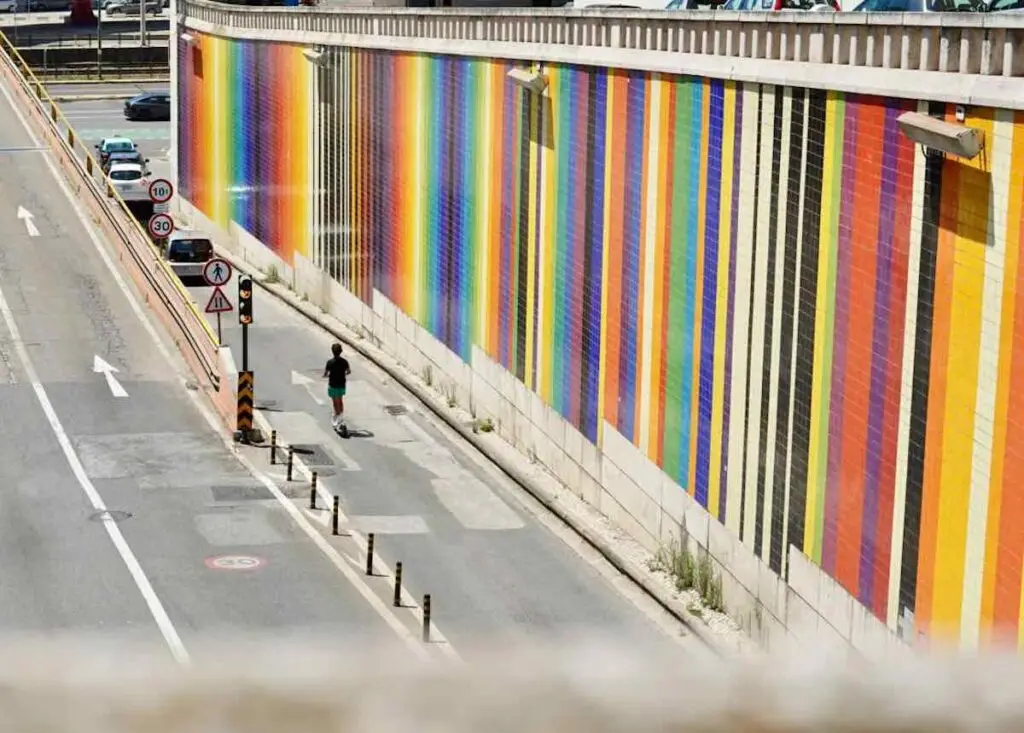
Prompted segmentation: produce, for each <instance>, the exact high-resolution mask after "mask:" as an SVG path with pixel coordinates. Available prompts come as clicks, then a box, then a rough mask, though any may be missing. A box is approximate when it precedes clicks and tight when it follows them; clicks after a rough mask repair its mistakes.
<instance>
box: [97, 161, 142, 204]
mask: <svg viewBox="0 0 1024 733" xmlns="http://www.w3.org/2000/svg"><path fill="white" fill-rule="evenodd" d="M107 180H108V181H110V186H111V188H113V189H114V190H115V191H117V192H118V193H119V194H120V195H121V198H122V199H124V200H125V201H149V178H147V177H146V171H145V169H144V168H143V167H142V166H141V165H139V164H138V163H114V164H113V165H112V166H110V172H109V173H108V174H107Z"/></svg>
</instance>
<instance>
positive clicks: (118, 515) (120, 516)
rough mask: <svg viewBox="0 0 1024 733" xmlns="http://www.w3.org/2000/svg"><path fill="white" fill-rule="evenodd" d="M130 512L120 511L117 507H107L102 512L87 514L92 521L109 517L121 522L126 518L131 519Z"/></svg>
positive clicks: (100, 520) (99, 520)
mask: <svg viewBox="0 0 1024 733" xmlns="http://www.w3.org/2000/svg"><path fill="white" fill-rule="evenodd" d="M131 518H132V513H131V512H122V511H120V510H118V509H107V510H106V511H102V512H95V513H93V514H90V515H89V519H91V520H92V521H94V522H102V521H103V520H105V519H111V520H113V521H115V522H123V521H124V520H126V519H131Z"/></svg>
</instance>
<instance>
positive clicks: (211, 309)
mask: <svg viewBox="0 0 1024 733" xmlns="http://www.w3.org/2000/svg"><path fill="white" fill-rule="evenodd" d="M233 308H234V306H233V305H231V301H230V300H228V296H226V295H224V291H223V290H221V289H220V286H219V285H218V286H217V287H215V288H214V289H213V293H212V294H211V295H210V302H209V303H207V304H206V312H207V313H228V312H230V311H231V310H232V309H233Z"/></svg>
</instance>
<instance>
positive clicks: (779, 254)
mask: <svg viewBox="0 0 1024 733" xmlns="http://www.w3.org/2000/svg"><path fill="white" fill-rule="evenodd" d="M792 112H793V89H792V88H791V87H785V88H784V89H783V90H782V135H781V140H782V144H781V145H780V146H779V187H778V198H777V200H776V204H775V206H776V212H775V215H776V220H777V222H778V231H777V232H776V233H775V272H774V273H768V275H769V276H770V277H773V278H774V280H775V286H774V288H773V294H774V298H773V300H774V302H773V303H772V315H771V317H772V343H771V346H770V348H771V357H770V359H771V361H770V364H769V367H768V368H769V370H770V371H769V373H768V374H769V376H768V390H769V392H768V444H767V446H766V450H767V451H768V455H767V457H766V459H765V472H764V533H763V534H762V535H761V552H760V555H761V557H762V558H764V559H765V560H768V559H769V554H770V552H771V546H772V531H771V526H772V515H773V514H774V513H775V509H776V507H775V506H774V504H775V443H776V441H778V440H779V439H780V437H781V436H780V435H779V434H778V428H779V424H778V423H779V386H778V385H779V361H780V360H781V359H780V357H781V352H782V338H781V336H782V293H783V276H784V275H785V264H786V225H787V222H786V201H787V199H788V198H789V153H790V145H789V143H790V140H789V137H790V135H791V134H792V124H793V121H792ZM766 188H769V189H770V186H768V187H766ZM769 233H770V232H769ZM783 514H785V508H783Z"/></svg>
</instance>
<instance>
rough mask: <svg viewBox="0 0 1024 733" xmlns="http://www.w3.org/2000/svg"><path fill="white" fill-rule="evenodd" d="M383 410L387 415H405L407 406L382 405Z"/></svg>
mask: <svg viewBox="0 0 1024 733" xmlns="http://www.w3.org/2000/svg"><path fill="white" fill-rule="evenodd" d="M384 410H385V411H386V412H387V413H388V414H389V415H394V416H395V417H398V416H399V415H407V414H408V413H409V408H407V407H406V406H405V405H384Z"/></svg>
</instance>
